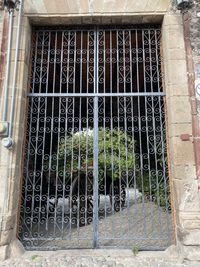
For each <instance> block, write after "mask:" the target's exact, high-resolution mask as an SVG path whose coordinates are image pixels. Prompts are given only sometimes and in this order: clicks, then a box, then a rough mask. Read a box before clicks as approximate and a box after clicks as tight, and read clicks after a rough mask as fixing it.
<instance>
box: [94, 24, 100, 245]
mask: <svg viewBox="0 0 200 267" xmlns="http://www.w3.org/2000/svg"><path fill="white" fill-rule="evenodd" d="M98 34H99V31H98V28H97V29H96V31H95V38H94V49H95V51H94V87H95V88H94V89H95V92H96V93H98V86H99V82H98V42H99V41H98ZM98 127H99V125H98V97H94V140H93V146H94V147H93V155H94V163H93V168H94V170H93V175H94V178H93V179H94V181H93V198H94V201H93V247H94V248H96V247H98V219H99V218H98V216H99V215H98V213H99V204H98V187H99V181H98V174H99V170H98V150H99V148H98V141H99V137H98Z"/></svg>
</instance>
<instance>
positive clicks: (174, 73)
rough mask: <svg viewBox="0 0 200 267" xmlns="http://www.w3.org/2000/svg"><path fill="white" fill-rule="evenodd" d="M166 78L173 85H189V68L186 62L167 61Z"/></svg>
mask: <svg viewBox="0 0 200 267" xmlns="http://www.w3.org/2000/svg"><path fill="white" fill-rule="evenodd" d="M165 70H166V72H167V73H166V77H165V81H166V83H168V84H172V85H180V84H181V85H182V84H187V82H188V79H187V66H186V60H176V58H174V59H173V60H168V61H167V62H166V61H165Z"/></svg>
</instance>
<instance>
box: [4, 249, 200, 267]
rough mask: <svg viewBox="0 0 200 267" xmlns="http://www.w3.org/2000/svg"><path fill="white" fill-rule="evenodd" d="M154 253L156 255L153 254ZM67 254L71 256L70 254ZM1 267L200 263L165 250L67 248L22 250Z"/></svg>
mask: <svg viewBox="0 0 200 267" xmlns="http://www.w3.org/2000/svg"><path fill="white" fill-rule="evenodd" d="M156 253H157V256H155V255H156ZM70 255H71V256H70ZM0 266H1V267H200V262H184V263H181V262H180V261H178V259H177V257H174V256H173V253H172V255H171V256H169V254H166V253H165V252H154V254H153V255H151V252H150V253H148V252H144V253H143V252H140V253H138V254H137V255H134V254H133V252H132V251H131V250H79V251H78V250H71V251H69V250H68V251H55V252H26V253H25V254H23V255H22V256H20V257H16V258H15V259H9V260H6V261H4V262H1V263H0Z"/></svg>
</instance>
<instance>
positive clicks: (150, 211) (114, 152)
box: [19, 26, 172, 249]
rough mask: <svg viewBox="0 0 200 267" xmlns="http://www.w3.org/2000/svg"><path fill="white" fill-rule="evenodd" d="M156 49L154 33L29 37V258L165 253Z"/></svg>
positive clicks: (51, 32) (167, 218) (46, 32)
mask: <svg viewBox="0 0 200 267" xmlns="http://www.w3.org/2000/svg"><path fill="white" fill-rule="evenodd" d="M160 40H161V32H160V29H159V28H157V27H151V28H150V27H147V28H144V27H143V28H140V27H137V28H135V27H130V26H129V27H124V26H123V27H122V26H121V27H113V28H106V27H99V28H97V27H89V28H83V29H80V28H77V29H75V28H74V29H71V28H65V29H56V30H55V29H49V28H43V29H41V28H40V29H35V30H34V32H33V38H32V53H31V55H32V57H31V59H32V63H31V72H30V79H29V80H30V91H29V93H28V99H29V111H28V123H27V131H26V133H27V135H26V144H25V162H24V176H23V185H22V202H21V211H20V226H19V238H20V239H21V240H22V242H23V243H24V245H25V247H26V248H27V249H38V247H41V248H42V249H53V248H54V249H56V248H76V247H85V248H90V247H131V248H132V247H138V248H139V249H164V248H166V247H167V246H168V245H170V244H171V242H172V241H171V236H172V226H171V208H170V194H169V179H168V166H167V151H166V141H165V140H166V130H165V112H164V111H165V101H164V99H165V96H164V95H165V94H164V91H163V84H162V68H161V65H162V58H161V52H160Z"/></svg>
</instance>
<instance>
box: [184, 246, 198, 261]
mask: <svg viewBox="0 0 200 267" xmlns="http://www.w3.org/2000/svg"><path fill="white" fill-rule="evenodd" d="M183 253H184V257H185V259H186V260H189V261H200V246H183Z"/></svg>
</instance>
